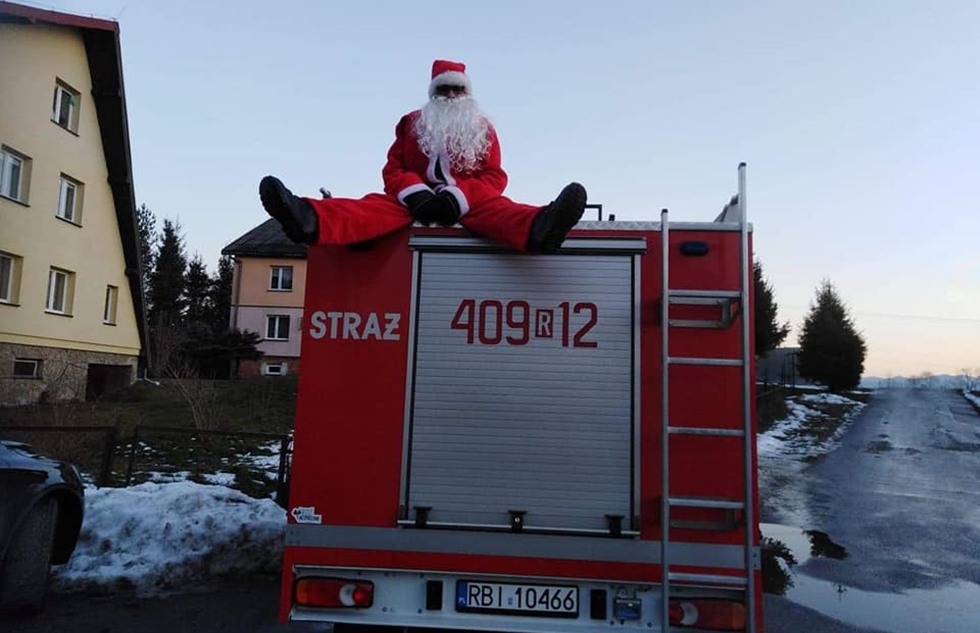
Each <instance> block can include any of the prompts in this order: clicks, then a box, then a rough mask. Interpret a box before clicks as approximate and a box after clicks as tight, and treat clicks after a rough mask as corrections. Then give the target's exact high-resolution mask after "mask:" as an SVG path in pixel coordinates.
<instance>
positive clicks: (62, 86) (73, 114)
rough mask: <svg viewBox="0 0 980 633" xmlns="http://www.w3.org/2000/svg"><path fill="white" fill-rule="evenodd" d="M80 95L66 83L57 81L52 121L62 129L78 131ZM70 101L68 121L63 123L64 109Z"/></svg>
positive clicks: (52, 107)
mask: <svg viewBox="0 0 980 633" xmlns="http://www.w3.org/2000/svg"><path fill="white" fill-rule="evenodd" d="M80 96H81V95H80V93H79V92H78V91H77V90H75V89H74V88H72V87H71V86H69V85H68V84H66V83H64V82H63V81H61V80H57V81H56V82H55V85H54V101H53V103H52V106H51V120H52V121H54V122H55V123H56V124H58V125H59V126H60V127H63V128H65V129H66V130H68V131H70V132H77V131H78V101H79V97H80ZM66 100H67V101H68V120H67V121H62V116H61V114H62V107H63V106H64V103H65V101H66Z"/></svg>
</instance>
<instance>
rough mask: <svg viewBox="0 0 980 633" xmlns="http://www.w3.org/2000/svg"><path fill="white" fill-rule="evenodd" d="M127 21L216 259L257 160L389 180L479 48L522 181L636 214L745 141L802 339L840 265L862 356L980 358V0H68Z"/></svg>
mask: <svg viewBox="0 0 980 633" xmlns="http://www.w3.org/2000/svg"><path fill="white" fill-rule="evenodd" d="M32 4H35V5H36V6H43V7H45V8H54V9H57V10H62V11H69V12H74V13H81V14H86V15H95V16H96V17H107V18H111V19H116V20H118V21H119V24H120V30H121V38H122V51H123V67H124V77H125V84H126V96H127V105H128V115H129V128H130V136H131V145H132V152H133V166H134V172H135V174H134V175H135V190H136V197H137V201H138V203H143V204H146V205H147V206H149V207H150V208H151V209H152V210H153V211H154V213H155V214H156V216H157V222H158V225H160V224H162V220H163V219H164V218H168V219H171V220H176V221H178V222H179V223H180V226H181V227H182V229H183V232H184V236H185V240H186V245H187V249H188V251H189V253H190V254H194V253H199V254H200V255H201V256H202V257H203V258H204V261H205V262H206V263H207V264H208V266H209V267H210V268H211V269H212V270H213V269H214V266H215V265H216V263H217V260H218V257H219V255H220V250H221V248H222V247H224V246H225V245H227V244H228V243H230V242H231V241H233V240H234V239H236V238H238V237H239V236H241V235H242V234H244V233H246V232H247V231H249V230H250V229H252V228H254V227H255V226H257V225H258V224H260V223H261V222H263V221H264V220H265V219H266V218H267V216H266V215H265V213H264V211H263V210H262V208H261V205H260V204H259V199H258V194H257V189H258V182H259V180H260V179H261V177H262V176H264V175H266V174H274V175H277V176H279V177H280V178H281V179H282V180H283V181H284V182H285V183H286V184H287V186H289V187H290V188H291V189H293V191H295V192H296V193H298V194H300V195H309V196H318V195H319V194H318V193H317V192H318V189H319V187H321V186H323V187H326V188H327V189H329V190H330V191H331V192H332V193H333V195H334V196H338V197H360V196H361V195H363V194H366V193H369V192H374V191H378V190H380V189H381V187H382V183H381V175H380V172H381V166H382V164H383V162H384V159H385V155H386V152H387V149H388V147H389V145H390V144H391V141H392V140H393V138H394V125H395V123H396V122H397V120H398V118H399V117H400V116H401V115H402V114H404V113H405V112H407V111H409V110H411V109H414V108H416V107H419V106H421V105H422V103H423V102H424V100H425V97H426V87H427V84H428V81H429V72H430V67H431V63H432V60H433V59H436V58H447V59H455V60H459V61H463V62H464V63H466V64H467V70H468V74H469V75H470V77H471V79H472V82H473V86H474V96H475V97H476V98H477V99H478V100H479V101H480V103H481V105H482V106H483V108H484V109H485V110H486V111H487V112H488V114H489V115H490V117H491V119H492V121H493V122H494V124H495V127H496V128H497V130H498V133H499V135H500V139H501V145H502V150H503V164H504V168H505V169H506V170H507V172H508V174H509V176H510V184H509V187H508V189H507V192H506V195H508V196H510V197H511V198H514V199H517V200H520V201H524V202H529V203H534V204H545V203H547V202H548V201H550V200H551V199H553V198H554V196H555V194H556V193H557V192H558V191H559V190H560V188H561V187H562V186H564V185H565V184H566V183H567V182H569V181H572V180H576V181H579V182H581V183H583V184H584V185H585V186H586V188H587V189H588V191H589V199H590V202H593V203H601V204H602V205H603V209H604V211H605V212H606V213H607V214H608V213H614V214H615V215H616V217H617V219H621V220H650V221H657V220H658V219H659V210H660V209H661V208H668V209H670V212H671V215H670V218H671V220H673V221H706V220H711V219H713V218H714V217H715V216H716V215H717V214H718V212H719V211H720V209H721V207H722V206H723V204H724V202H725V201H727V200H728V198H729V197H730V196H731V195H732V194H733V193H735V190H736V186H737V179H736V166H737V165H738V163H739V162H742V161H745V162H746V163H747V164H748V176H747V181H748V184H747V196H746V200H747V203H748V216H749V219H750V221H751V222H752V223H753V229H754V240H755V253H756V255H757V256H758V258H759V259H760V261H761V262H762V264H763V267H764V270H765V273H766V276H767V278H768V279H769V281H770V282H771V283H772V285H773V287H774V290H775V297H776V301H777V303H778V305H779V316H780V318H781V319H782V320H784V321H789V322H790V324H791V325H792V326H793V331H792V333H791V336H790V338H789V340H788V341H787V343H788V344H793V343H795V339H796V336H797V334H798V332H799V328H800V326H801V325H802V321H803V318H804V316H805V315H806V313H807V311H808V309H809V306H810V304H811V302H812V301H813V299H814V296H815V292H816V289H817V287H818V285H819V284H820V282H821V281H822V280H823V279H829V280H830V281H831V282H832V283H834V285H835V286H836V287H837V289H838V291H839V293H840V296H841V298H842V299H843V300H844V302H845V303H846V304H847V305H848V307H849V308H850V310H851V315H852V316H853V317H854V321H855V324H856V326H857V328H858V329H859V331H860V332H861V333H862V334H863V335H864V337H865V339H866V341H867V343H868V347H869V351H868V357H867V360H866V363H865V370H866V371H865V375H870V376H889V375H911V374H917V373H920V372H926V371H928V372H932V373H936V374H941V373H959V372H960V370H961V369H963V368H967V367H972V368H977V367H980V248H978V247H977V241H978V236H980V214H978V213H977V212H976V210H975V209H974V207H973V204H975V199H976V197H977V196H976V193H975V189H974V187H973V186H971V185H970V184H969V182H968V180H969V178H970V177H971V176H972V177H975V176H976V173H977V167H978V164H980V161H978V158H977V148H978V147H980V119H978V116H977V113H978V112H980V81H977V77H978V76H980V38H977V37H976V25H977V24H980V3H977V2H975V1H973V0H937V1H936V2H928V3H927V2H921V1H912V0H894V1H891V0H889V1H886V0H868V1H866V2H860V3H857V2H848V1H844V0H827V1H825V2H820V3H786V2H780V1H777V0H766V1H757V2H730V1H728V0H702V1H699V2H685V3H666V2H646V1H640V0H637V1H635V2H627V1H623V0H606V1H605V2H582V1H578V0H568V1H564V2H557V1H541V2H525V1H510V0H503V1H501V2H497V3H494V4H493V5H492V6H491V5H485V4H483V3H479V4H469V3H457V4H456V5H453V6H452V7H451V9H449V8H447V5H446V4H445V3H439V2H432V1H430V0H418V1H417V2H414V3H411V4H410V5H403V4H401V3H395V2H388V1H381V0H374V1H369V0H365V1H363V2H312V1H311V2H298V1H292V0H281V1H280V2H276V3H272V4H270V3H267V2H258V1H255V0H240V1H237V2H235V3H226V2H223V1H221V0H200V1H193V2H192V1H189V0H167V1H166V2H163V1H149V0H147V1H143V2H133V1H132V0H59V1H55V2H51V3H32Z"/></svg>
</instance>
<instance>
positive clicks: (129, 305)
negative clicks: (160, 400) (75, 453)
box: [0, 2, 146, 405]
mask: <svg viewBox="0 0 980 633" xmlns="http://www.w3.org/2000/svg"><path fill="white" fill-rule="evenodd" d="M145 349H146V327H145V316H144V309H143V299H142V290H141V282H140V257H139V231H138V224H137V219H136V205H135V196H134V193H133V182H132V164H131V160H130V148H129V127H128V123H127V118H126V98H125V91H124V89H123V77H122V59H121V53H120V44H119V26H118V24H117V23H116V22H113V21H108V20H97V19H92V18H86V17H81V16H77V15H72V14H67V13H59V12H54V11H48V10H42V9H37V8H34V7H28V6H24V5H19V4H14V3H11V2H0V405H10V404H23V403H29V402H35V401H38V400H39V399H41V400H62V399H82V398H86V399H92V398H95V397H98V396H99V395H101V394H102V393H105V392H107V391H110V390H112V389H114V388H118V387H122V386H126V385H128V384H130V383H131V382H132V381H133V380H135V378H136V375H137V371H138V369H139V364H140V362H141V359H142V358H143V357H144V351H143V350H145Z"/></svg>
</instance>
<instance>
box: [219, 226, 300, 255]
mask: <svg viewBox="0 0 980 633" xmlns="http://www.w3.org/2000/svg"><path fill="white" fill-rule="evenodd" d="M306 248H307V247H306V245H305V244H297V243H296V242H293V241H292V240H290V239H289V238H288V237H286V234H285V233H283V231H282V227H281V226H280V225H279V222H277V221H276V220H275V219H274V218H269V219H268V220H266V221H265V222H263V223H262V224H260V225H258V226H257V227H255V228H254V229H252V230H251V231H249V232H248V233H246V234H245V235H243V236H241V237H239V238H238V239H237V240H235V241H233V242H232V243H231V244H229V245H228V246H226V247H224V248H223V249H221V254H222V255H236V256H245V257H296V258H302V259H306Z"/></svg>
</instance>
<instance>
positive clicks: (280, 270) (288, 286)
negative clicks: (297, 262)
mask: <svg viewBox="0 0 980 633" xmlns="http://www.w3.org/2000/svg"><path fill="white" fill-rule="evenodd" d="M269 289H270V290H292V289H293V267H292V266H273V267H272V279H271V281H270V282H269Z"/></svg>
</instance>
